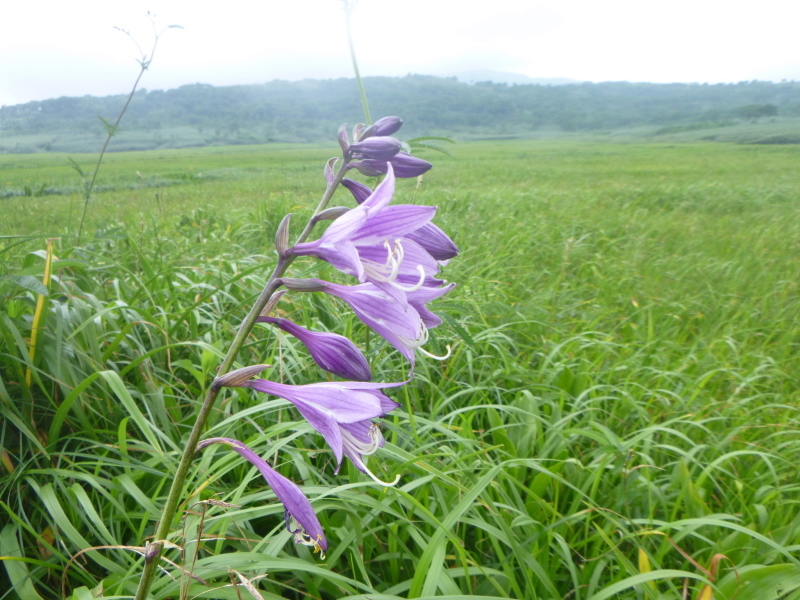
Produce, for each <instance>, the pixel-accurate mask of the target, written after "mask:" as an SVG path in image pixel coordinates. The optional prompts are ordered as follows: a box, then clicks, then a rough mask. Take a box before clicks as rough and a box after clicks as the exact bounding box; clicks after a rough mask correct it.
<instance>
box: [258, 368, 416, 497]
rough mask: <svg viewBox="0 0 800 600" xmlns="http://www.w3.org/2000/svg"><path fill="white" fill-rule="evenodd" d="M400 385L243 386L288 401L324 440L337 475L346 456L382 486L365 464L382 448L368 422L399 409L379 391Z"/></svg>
mask: <svg viewBox="0 0 800 600" xmlns="http://www.w3.org/2000/svg"><path fill="white" fill-rule="evenodd" d="M405 383H406V382H400V383H363V382H357V381H343V382H323V383H310V384H307V385H287V384H283V383H277V382H274V381H269V380H267V379H254V380H251V381H248V382H246V383H244V384H243V386H246V387H251V388H253V389H254V390H258V391H259V392H264V393H265V394H272V395H273V396H279V397H281V398H284V399H285V400H288V401H289V402H291V403H292V404H294V406H295V407H296V408H297V410H298V411H299V412H300V414H301V415H303V417H304V418H305V419H306V421H308V422H309V424H310V425H311V426H312V427H313V428H314V429H315V430H316V431H318V432H319V433H320V434H322V437H324V438H325V441H326V442H327V444H328V446H330V448H331V450H332V451H333V455H334V456H335V457H336V471H335V472H336V473H338V472H339V468H340V467H341V465H342V459H343V458H344V457H345V456H347V457H348V458H349V459H350V460H351V461H352V462H353V464H354V465H355V466H356V467H357V468H358V469H359V470H361V471H363V472H364V473H366V474H367V475H369V476H370V477H371V478H372V479H374V480H375V481H376V482H378V483H380V484H382V485H394V483H397V481H395V482H394V483H392V484H386V483H384V482H383V481H381V480H380V479H378V478H377V477H376V476H375V475H373V473H372V472H371V471H370V470H369V469H368V468H367V466H366V465H365V464H364V460H363V458H362V457H363V456H368V455H370V454H373V453H375V451H376V450H377V449H378V448H380V447H381V446H383V445H384V439H383V435H381V432H380V429H379V428H378V426H377V425H376V424H375V423H373V422H372V420H371V419H374V418H376V417H380V416H383V415H385V414H386V413H388V412H390V411H392V410H394V409H395V408H397V407H398V406H400V405H399V404H398V403H397V402H395V401H394V400H391V399H390V398H389V397H388V396H386V394H384V393H383V392H382V391H381V389H382V388H389V387H398V386H401V385H404V384H405Z"/></svg>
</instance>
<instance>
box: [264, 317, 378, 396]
mask: <svg viewBox="0 0 800 600" xmlns="http://www.w3.org/2000/svg"><path fill="white" fill-rule="evenodd" d="M257 321H258V322H259V323H271V324H273V325H277V326H278V327H279V328H281V329H282V330H283V331H285V332H287V333H289V334H291V335H293V336H294V337H296V338H297V339H298V340H300V341H301V342H302V343H303V345H304V346H305V347H306V348H308V351H309V352H310V353H311V356H312V357H313V358H314V360H315V361H316V363H317V364H318V365H319V366H320V367H321V368H323V369H325V370H326V371H329V372H330V373H333V374H334V375H338V376H339V377H342V378H343V379H354V380H356V381H369V380H370V379H372V372H371V371H370V368H369V363H368V362H367V359H366V358H364V355H363V354H362V353H361V351H360V350H359V349H358V348H357V347H356V345H355V344H354V343H353V342H351V341H350V340H349V339H347V338H346V337H344V336H343V335H339V334H337V333H329V332H321V331H310V330H308V329H306V328H305V327H301V326H300V325H297V324H296V323H293V322H292V321H290V320H289V319H281V318H279V317H266V316H262V317H258V319H257Z"/></svg>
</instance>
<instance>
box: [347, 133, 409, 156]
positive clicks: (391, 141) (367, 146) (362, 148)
mask: <svg viewBox="0 0 800 600" xmlns="http://www.w3.org/2000/svg"><path fill="white" fill-rule="evenodd" d="M362 139H363V138H362ZM402 148H403V145H402V144H401V143H400V140H398V139H397V138H393V137H389V136H378V137H370V138H367V139H363V141H359V142H354V143H352V144H350V147H349V148H348V150H347V153H348V154H349V155H350V156H352V157H353V158H356V159H372V160H388V159H390V158H392V157H393V156H394V155H395V154H397V153H398V152H400V150H401V149H402Z"/></svg>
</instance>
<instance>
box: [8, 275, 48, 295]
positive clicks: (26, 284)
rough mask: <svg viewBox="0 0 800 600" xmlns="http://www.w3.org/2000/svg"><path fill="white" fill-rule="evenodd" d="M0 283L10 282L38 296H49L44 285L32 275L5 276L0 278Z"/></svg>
mask: <svg viewBox="0 0 800 600" xmlns="http://www.w3.org/2000/svg"><path fill="white" fill-rule="evenodd" d="M0 281H11V282H13V283H16V284H17V285H18V286H19V287H22V288H25V289H26V290H28V291H30V292H33V293H34V294H38V295H40V296H47V295H48V294H49V292H48V290H47V288H46V287H45V286H44V284H42V282H41V281H39V280H38V279H37V278H36V277H34V276H33V275H6V276H4V277H0Z"/></svg>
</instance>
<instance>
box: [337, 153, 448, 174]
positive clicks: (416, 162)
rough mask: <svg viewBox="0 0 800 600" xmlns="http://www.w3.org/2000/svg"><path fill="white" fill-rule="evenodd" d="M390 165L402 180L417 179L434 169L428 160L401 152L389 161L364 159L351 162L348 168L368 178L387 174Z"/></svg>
mask: <svg viewBox="0 0 800 600" xmlns="http://www.w3.org/2000/svg"><path fill="white" fill-rule="evenodd" d="M390 165H391V167H392V169H393V170H394V175H395V177H400V178H407V177H417V176H419V175H422V174H423V173H426V172H428V171H429V170H430V169H431V167H433V165H432V164H431V163H429V162H428V161H427V160H422V159H421V158H417V157H416V156H411V155H410V154H408V153H406V152H402V151H400V152H398V153H397V154H395V155H394V156H392V157H391V158H390V159H388V160H381V159H375V158H364V159H363V160H357V161H354V162H351V163H350V164H349V165H348V168H352V169H356V170H358V171H359V172H360V173H361V174H362V175H366V176H367V177H378V176H380V175H385V174H387V173H388V172H389V167H390Z"/></svg>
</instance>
